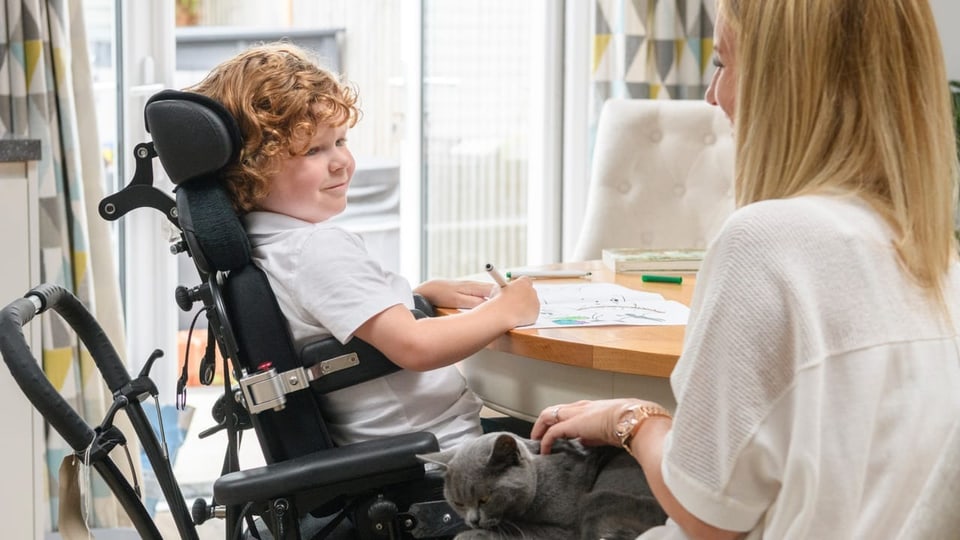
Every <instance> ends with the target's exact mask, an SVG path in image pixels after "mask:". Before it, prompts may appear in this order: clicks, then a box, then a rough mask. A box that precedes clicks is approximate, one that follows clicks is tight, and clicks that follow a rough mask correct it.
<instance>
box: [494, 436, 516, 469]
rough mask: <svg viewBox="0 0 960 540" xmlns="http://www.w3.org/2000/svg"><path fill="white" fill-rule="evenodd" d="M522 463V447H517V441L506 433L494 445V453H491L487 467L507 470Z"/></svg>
mask: <svg viewBox="0 0 960 540" xmlns="http://www.w3.org/2000/svg"><path fill="white" fill-rule="evenodd" d="M520 461H521V455H520V447H519V446H518V445H517V439H515V438H514V437H513V435H508V434H506V433H504V434H503V435H499V436H498V437H497V440H496V442H494V443H493V451H492V452H490V459H489V461H487V466H488V467H490V468H491V469H506V468H508V467H515V466H517V465H519V464H520Z"/></svg>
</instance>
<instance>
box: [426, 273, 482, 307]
mask: <svg viewBox="0 0 960 540" xmlns="http://www.w3.org/2000/svg"><path fill="white" fill-rule="evenodd" d="M497 288H498V287H497V286H496V285H495V284H492V283H485V282H483V281H465V280H452V279H431V280H430V281H427V282H424V283H423V284H421V285H420V286H419V287H417V288H416V289H414V291H413V292H415V293H417V294H420V295H423V297H424V298H426V299H427V300H429V301H430V303H431V304H433V305H434V306H436V307H445V308H458V309H459V308H475V307H477V306H479V305H480V304H482V303H483V301H484V300H486V299H487V298H490V297H491V296H493V295H494V293H495V291H496V290H497Z"/></svg>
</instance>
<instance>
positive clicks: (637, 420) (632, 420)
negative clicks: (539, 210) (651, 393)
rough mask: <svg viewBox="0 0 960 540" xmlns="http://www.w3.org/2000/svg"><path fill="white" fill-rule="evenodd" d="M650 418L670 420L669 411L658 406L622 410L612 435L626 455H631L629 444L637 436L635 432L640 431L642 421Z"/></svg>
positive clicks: (641, 406) (633, 406) (639, 406)
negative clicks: (659, 417) (660, 417)
mask: <svg viewBox="0 0 960 540" xmlns="http://www.w3.org/2000/svg"><path fill="white" fill-rule="evenodd" d="M651 416H665V417H667V418H672V415H671V414H670V411H668V410H666V409H664V408H663V407H661V406H659V405H652V404H651V405H632V406H630V407H627V408H626V409H624V411H623V412H622V413H621V414H620V419H619V420H618V421H617V425H616V428H614V433H615V434H616V436H617V439H619V440H620V446H622V447H623V449H624V450H626V451H627V453H628V454H631V455H632V454H633V452H631V451H630V442H631V441H633V436H634V435H636V434H637V431H638V430H639V429H640V424H642V423H643V421H644V420H646V419H647V418H649V417H651Z"/></svg>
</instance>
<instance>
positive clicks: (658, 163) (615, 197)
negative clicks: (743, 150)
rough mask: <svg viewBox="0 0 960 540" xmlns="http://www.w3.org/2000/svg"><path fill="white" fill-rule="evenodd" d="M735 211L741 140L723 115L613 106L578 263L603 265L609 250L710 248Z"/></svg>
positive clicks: (598, 147)
mask: <svg viewBox="0 0 960 540" xmlns="http://www.w3.org/2000/svg"><path fill="white" fill-rule="evenodd" d="M733 208H734V198H733V139H732V133H731V128H730V122H729V121H728V120H727V118H726V117H725V116H724V114H723V112H722V111H720V109H719V108H717V107H713V106H711V105H709V104H707V103H706V102H704V101H702V100H649V99H611V100H608V101H607V102H606V103H604V106H603V109H602V111H601V113H600V119H599V122H598V124H597V136H596V143H595V146H594V152H593V167H592V172H591V178H590V188H589V195H588V197H587V207H586V212H585V214H584V220H583V227H582V229H581V232H580V235H579V236H578V239H577V245H576V248H575V249H574V253H573V257H572V260H589V259H599V258H600V255H601V250H603V248H621V247H637V248H648V249H671V248H700V249H702V248H705V247H706V246H707V244H708V243H709V242H710V241H711V240H712V238H713V237H714V236H715V235H716V233H717V232H718V231H719V229H720V226H721V225H722V224H723V221H724V220H725V219H726V218H727V216H728V215H729V214H730V213H731V212H732V211H733Z"/></svg>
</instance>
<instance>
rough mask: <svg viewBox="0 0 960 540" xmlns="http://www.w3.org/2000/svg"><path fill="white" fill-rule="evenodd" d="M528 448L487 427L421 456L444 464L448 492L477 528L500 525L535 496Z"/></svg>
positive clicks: (455, 504)
mask: <svg viewBox="0 0 960 540" xmlns="http://www.w3.org/2000/svg"><path fill="white" fill-rule="evenodd" d="M532 457H533V455H532V454H531V452H530V450H528V449H527V448H526V447H525V446H524V445H523V444H520V443H518V441H517V439H516V438H515V437H514V436H513V435H510V434H507V433H488V434H486V435H483V436H481V437H478V438H477V439H475V440H473V441H470V442H467V443H464V444H462V445H460V446H459V447H458V448H455V449H452V450H447V451H445V452H439V453H435V454H428V455H425V456H420V458H421V459H422V460H424V461H428V462H431V463H436V464H439V465H440V466H441V467H442V468H443V469H444V488H443V491H444V496H445V498H446V499H447V502H449V503H450V506H452V507H453V509H454V510H456V511H457V513H458V514H460V516H461V517H463V519H464V521H465V522H466V523H467V525H469V526H470V527H472V528H475V529H492V528H496V527H497V526H499V525H500V524H501V522H503V521H509V520H511V519H512V518H515V517H518V516H520V515H522V514H523V513H524V512H525V511H526V510H527V508H528V507H529V506H530V503H531V502H532V501H533V498H534V495H535V494H536V487H537V472H536V468H535V467H534V466H533V463H532Z"/></svg>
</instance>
